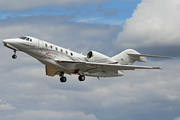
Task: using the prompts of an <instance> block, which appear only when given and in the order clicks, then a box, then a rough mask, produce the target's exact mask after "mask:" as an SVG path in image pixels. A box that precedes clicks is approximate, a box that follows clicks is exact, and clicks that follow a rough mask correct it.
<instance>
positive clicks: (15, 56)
mask: <svg viewBox="0 0 180 120" xmlns="http://www.w3.org/2000/svg"><path fill="white" fill-rule="evenodd" d="M12 58H13V59H16V58H17V55H16V50H14V54H13V55H12Z"/></svg>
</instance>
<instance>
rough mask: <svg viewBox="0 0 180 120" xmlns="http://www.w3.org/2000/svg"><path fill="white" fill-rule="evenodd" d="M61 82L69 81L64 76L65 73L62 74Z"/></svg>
mask: <svg viewBox="0 0 180 120" xmlns="http://www.w3.org/2000/svg"><path fill="white" fill-rule="evenodd" d="M59 76H60V81H61V82H66V81H67V78H66V77H65V76H64V72H60V75H59Z"/></svg>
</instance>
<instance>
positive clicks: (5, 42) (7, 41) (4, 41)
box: [3, 39, 14, 44]
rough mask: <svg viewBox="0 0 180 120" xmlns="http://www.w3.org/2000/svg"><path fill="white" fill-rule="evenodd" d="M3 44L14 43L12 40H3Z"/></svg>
mask: <svg viewBox="0 0 180 120" xmlns="http://www.w3.org/2000/svg"><path fill="white" fill-rule="evenodd" d="M3 43H4V44H7V43H14V40H13V39H5V40H3Z"/></svg>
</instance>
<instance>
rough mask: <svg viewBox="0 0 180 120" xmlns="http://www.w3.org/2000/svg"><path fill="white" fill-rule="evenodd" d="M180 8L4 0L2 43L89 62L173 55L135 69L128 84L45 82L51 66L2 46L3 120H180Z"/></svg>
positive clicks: (130, 2)
mask: <svg viewBox="0 0 180 120" xmlns="http://www.w3.org/2000/svg"><path fill="white" fill-rule="evenodd" d="M179 6H180V2H178V1H177V0H91V1H89V0H45V1H42V0H26V1H24V0H18V2H17V1H15V0H14V1H12V0H4V1H0V39H1V40H3V39H6V38H15V37H19V36H22V35H28V36H33V37H36V38H38V39H42V40H44V41H47V42H50V43H53V44H56V45H58V46H61V47H64V48H70V49H71V50H73V51H76V52H79V53H83V54H84V55H86V54H87V53H88V51H89V50H95V51H98V52H100V53H103V54H105V55H107V56H114V55H116V54H118V53H120V52H122V51H123V50H125V49H129V48H131V49H135V50H137V51H138V52H140V53H142V54H152V55H164V56H172V57H174V59H173V60H169V59H168V60H167V59H148V62H147V63H139V62H136V63H135V65H144V66H160V67H162V68H163V69H162V70H135V71H125V75H124V76H123V77H117V78H101V80H98V79H97V78H92V77H87V78H86V80H85V81H84V82H79V81H78V79H77V77H78V76H75V75H72V76H70V75H66V77H67V78H68V81H67V82H66V83H65V84H62V83H60V82H59V76H55V77H49V76H46V75H45V68H44V67H45V66H44V65H43V64H41V63H39V61H37V60H36V59H34V58H32V57H30V56H29V55H27V54H24V53H23V52H17V56H18V58H17V59H16V60H13V59H12V58H11V56H12V54H13V51H12V50H10V49H8V48H6V47H4V46H3V44H1V45H0V51H1V56H2V57H1V58H0V73H1V74H0V91H1V92H0V118H1V119H3V120H12V119H15V120H16V119H17V120H24V119H27V120H28V119H29V120H32V119H35V120H36V119H37V120H59V119H63V120H74V119H77V120H141V119H143V120H180V114H179V111H180V107H179V106H180V93H179V91H180V87H179V86H180V77H179V71H180V62H179V60H180V54H179V53H180V51H179V48H180V42H179V40H180V34H179V31H180V16H179V14H180V7H179Z"/></svg>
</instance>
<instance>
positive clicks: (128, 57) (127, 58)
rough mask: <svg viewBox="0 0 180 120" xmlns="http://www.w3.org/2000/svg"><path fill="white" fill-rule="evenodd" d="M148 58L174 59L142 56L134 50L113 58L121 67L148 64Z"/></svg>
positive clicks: (125, 51)
mask: <svg viewBox="0 0 180 120" xmlns="http://www.w3.org/2000/svg"><path fill="white" fill-rule="evenodd" d="M146 57H154V58H169V59H172V57H164V56H156V55H144V54H140V53H139V52H137V51H135V50H133V49H127V50H124V51H123V52H121V53H119V54H118V55H116V56H114V57H112V58H113V59H114V60H116V61H118V63H119V64H121V65H132V64H133V63H134V62H136V61H138V62H147V59H146Z"/></svg>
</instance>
